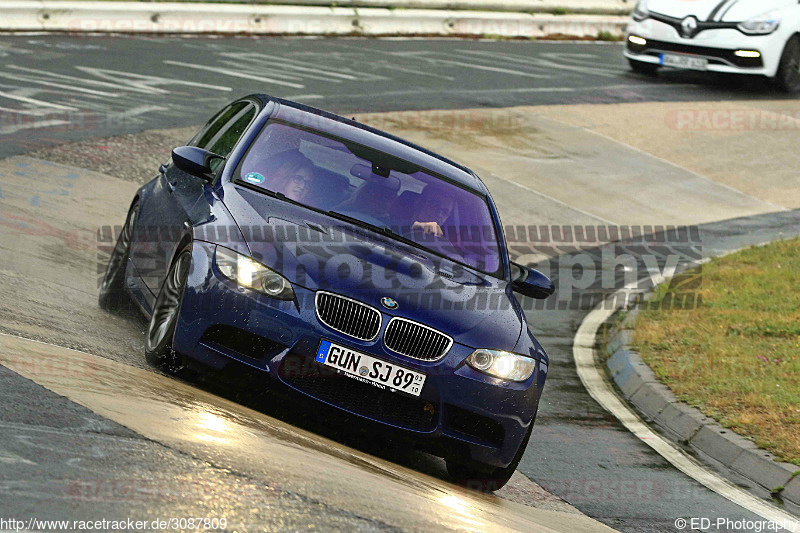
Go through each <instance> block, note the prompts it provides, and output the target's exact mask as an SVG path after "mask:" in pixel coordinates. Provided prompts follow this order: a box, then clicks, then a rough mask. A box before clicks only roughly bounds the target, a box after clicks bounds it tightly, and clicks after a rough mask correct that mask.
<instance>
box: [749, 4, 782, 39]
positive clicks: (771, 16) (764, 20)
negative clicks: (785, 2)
mask: <svg viewBox="0 0 800 533" xmlns="http://www.w3.org/2000/svg"><path fill="white" fill-rule="evenodd" d="M781 19H782V17H781V14H780V12H779V11H778V10H777V9H773V10H772V11H768V12H766V13H762V14H761V15H759V16H757V17H753V18H751V19H750V20H746V21H744V22H742V23H740V24H739V29H740V30H742V31H743V32H744V33H750V34H754V35H767V34H768V33H772V32H774V31H775V30H777V29H778V26H780V25H781Z"/></svg>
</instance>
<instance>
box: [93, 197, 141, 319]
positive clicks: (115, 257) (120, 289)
mask: <svg viewBox="0 0 800 533" xmlns="http://www.w3.org/2000/svg"><path fill="white" fill-rule="evenodd" d="M137 208H138V204H136V203H134V204H133V205H132V206H131V208H130V209H129V210H128V217H127V218H126V219H125V225H124V226H122V231H121V232H120V234H119V237H118V238H117V242H116V244H115V245H114V250H113V251H112V252H111V257H110V258H109V259H108V266H106V273H105V275H104V276H103V282H102V284H101V285H100V296H99V297H98V304H99V305H100V307H101V308H102V309H105V310H107V311H117V310H119V309H122V308H123V307H125V305H126V304H127V303H128V302H129V300H128V297H127V295H126V293H125V271H126V269H127V266H128V258H129V257H130V255H131V243H132V242H133V229H134V227H135V225H136V214H137V212H138V210H137Z"/></svg>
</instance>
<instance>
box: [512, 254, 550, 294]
mask: <svg viewBox="0 0 800 533" xmlns="http://www.w3.org/2000/svg"><path fill="white" fill-rule="evenodd" d="M511 288H512V289H514V292H518V293H520V294H523V295H525V296H530V297H531V298H536V299H537V300H544V299H545V298H547V297H548V296H550V295H551V294H553V293H554V292H555V291H556V287H555V285H553V282H552V281H550V278H548V277H547V276H545V275H544V274H542V273H541V272H539V271H538V270H534V269H532V268H528V267H526V266H523V265H520V264H519V263H515V262H513V261H512V262H511Z"/></svg>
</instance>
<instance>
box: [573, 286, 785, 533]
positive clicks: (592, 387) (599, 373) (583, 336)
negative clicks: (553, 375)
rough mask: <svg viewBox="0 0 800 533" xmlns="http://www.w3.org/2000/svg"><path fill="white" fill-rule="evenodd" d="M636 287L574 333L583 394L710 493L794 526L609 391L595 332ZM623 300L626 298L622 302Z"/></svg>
mask: <svg viewBox="0 0 800 533" xmlns="http://www.w3.org/2000/svg"><path fill="white" fill-rule="evenodd" d="M651 276H652V278H653V283H654V284H660V283H663V282H664V281H665V278H664V277H663V276H661V275H658V274H655V273H653V274H651ZM637 286H638V282H637V283H634V284H630V285H626V286H625V287H623V288H622V289H620V290H619V291H617V292H615V293H614V294H612V295H611V296H609V297H608V298H606V299H605V300H604V301H602V302H600V304H598V306H597V307H595V308H594V309H593V310H592V311H591V312H590V313H589V314H588V315H586V318H584V320H583V322H581V325H580V327H579V328H578V331H577V333H575V337H574V339H573V346H572V354H573V357H574V359H575V368H576V370H577V371H578V376H579V377H580V379H581V382H582V383H583V385H584V387H586V390H587V391H588V392H589V394H590V395H591V397H592V398H594V399H595V400H596V401H597V403H599V404H600V405H601V406H602V407H603V408H604V409H605V410H606V411H608V412H609V413H611V414H612V415H614V416H615V417H616V418H617V419H618V420H619V421H620V422H621V423H622V425H624V426H625V427H626V428H627V429H628V431H630V432H631V433H633V434H634V435H635V436H636V437H638V438H639V440H641V441H642V442H644V443H645V444H647V445H648V446H650V447H651V448H652V449H653V450H655V451H656V452H657V453H658V454H659V455H661V456H662V457H663V458H664V459H666V460H667V461H669V462H670V463H671V464H672V465H673V466H674V467H675V468H677V469H678V470H680V471H681V472H683V473H684V474H686V475H687V476H689V477H691V478H692V479H694V480H695V481H697V482H698V483H700V484H702V485H703V486H705V487H706V488H708V489H709V490H712V491H714V492H716V493H717V494H719V495H720V496H722V497H724V498H726V499H728V500H730V501H731V502H733V503H735V504H737V505H739V506H741V507H743V508H744V509H747V510H748V511H751V512H753V513H755V514H757V515H759V516H761V517H762V518H764V519H765V520H770V521H773V522H784V521H788V522H795V521H796V520H797V517H795V516H793V515H791V514H789V513H787V512H785V511H782V510H780V509H778V508H776V507H774V506H772V505H770V504H768V503H766V502H764V501H762V500H761V499H759V498H757V497H756V496H753V495H752V494H750V493H749V492H747V491H745V490H742V489H740V488H739V487H737V486H736V485H734V484H733V483H731V482H730V481H728V480H726V479H724V478H722V477H721V476H719V475H717V474H715V473H713V472H711V471H710V470H708V469H707V468H706V467H704V466H703V465H701V464H700V463H699V462H698V461H696V460H695V459H694V458H692V457H691V456H689V455H688V454H686V453H685V452H684V451H683V450H681V449H679V448H677V447H676V446H675V445H674V444H672V443H671V442H670V441H668V440H667V439H665V438H664V437H662V436H661V435H660V434H658V433H657V432H655V431H654V430H652V429H651V428H650V426H648V425H647V424H646V423H645V422H644V421H643V420H642V419H641V418H640V417H639V415H638V414H637V413H636V412H635V411H634V410H633V409H632V408H631V407H630V406H628V404H627V403H625V402H624V401H623V400H622V399H620V397H619V396H618V395H617V393H616V392H615V391H614V389H613V388H612V387H611V384H610V383H609V382H608V380H607V379H606V377H605V373H604V371H603V369H602V368H601V367H600V366H599V365H598V364H597V363H596V361H595V357H594V346H595V342H596V338H597V330H598V329H599V328H600V326H601V325H602V324H603V323H604V322H605V321H606V320H608V319H609V317H611V315H613V314H614V312H615V311H616V310H617V309H619V308H620V307H622V305H623V303H624V302H626V301H629V300H628V299H627V295H628V294H629V291H630V290H632V289H634V288H635V287H637ZM623 296H625V297H624V298H623ZM676 518H677V517H676Z"/></svg>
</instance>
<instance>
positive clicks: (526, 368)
mask: <svg viewBox="0 0 800 533" xmlns="http://www.w3.org/2000/svg"><path fill="white" fill-rule="evenodd" d="M536 362H537V360H536V359H534V358H532V357H526V356H524V355H517V354H515V353H511V352H504V351H502V350H486V349H483V348H482V349H480V350H475V351H474V352H472V353H471V354H470V355H469V357H467V364H468V365H469V366H471V367H472V368H474V369H475V370H477V371H478V372H483V373H484V374H489V375H490V376H494V377H497V378H500V379H505V380H507V381H525V380H526V379H528V378H529V377H531V376H532V375H533V371H534V370H536Z"/></svg>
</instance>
